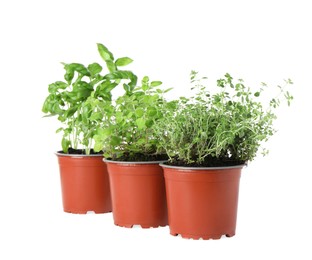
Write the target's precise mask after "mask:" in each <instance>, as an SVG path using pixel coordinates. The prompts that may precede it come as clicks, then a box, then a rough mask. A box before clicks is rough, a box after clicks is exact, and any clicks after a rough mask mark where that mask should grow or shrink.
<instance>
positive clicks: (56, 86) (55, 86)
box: [48, 81, 68, 94]
mask: <svg viewBox="0 0 312 260" xmlns="http://www.w3.org/2000/svg"><path fill="white" fill-rule="evenodd" d="M67 87H68V84H67V83H65V82H63V81H56V82H54V83H52V84H50V85H49V88H48V90H49V92H50V93H51V94H54V93H55V92H57V91H58V90H59V89H66V88H67Z"/></svg>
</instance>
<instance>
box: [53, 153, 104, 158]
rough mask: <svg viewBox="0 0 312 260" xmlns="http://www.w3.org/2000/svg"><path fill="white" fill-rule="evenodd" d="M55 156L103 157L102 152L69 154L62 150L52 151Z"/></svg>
mask: <svg viewBox="0 0 312 260" xmlns="http://www.w3.org/2000/svg"><path fill="white" fill-rule="evenodd" d="M54 154H55V155H56V156H64V157H72V158H87V157H103V154H89V155H88V154H69V153H63V151H57V152H54Z"/></svg>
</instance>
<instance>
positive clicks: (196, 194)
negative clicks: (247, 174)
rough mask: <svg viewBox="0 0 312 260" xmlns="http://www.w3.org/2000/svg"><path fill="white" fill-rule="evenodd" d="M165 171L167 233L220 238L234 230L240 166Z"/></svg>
mask: <svg viewBox="0 0 312 260" xmlns="http://www.w3.org/2000/svg"><path fill="white" fill-rule="evenodd" d="M161 166H162V167H163V169H164V175H165V183H166V192H167V204H168V217H169V227H170V234H171V235H173V236H176V235H178V234H180V235H181V236H182V237H183V238H193V239H200V238H202V239H219V238H221V236H222V235H226V236H227V237H232V236H234V235H235V230H236V217H237V205H238V193H239V180H240V176H241V169H242V168H243V165H239V166H233V167H218V168H189V167H175V166H168V165H165V164H161Z"/></svg>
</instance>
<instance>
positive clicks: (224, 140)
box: [155, 71, 293, 166]
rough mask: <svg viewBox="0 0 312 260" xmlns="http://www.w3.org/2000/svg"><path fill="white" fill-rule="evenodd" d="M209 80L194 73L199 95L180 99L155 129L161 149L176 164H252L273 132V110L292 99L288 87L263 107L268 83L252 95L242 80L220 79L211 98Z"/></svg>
mask: <svg viewBox="0 0 312 260" xmlns="http://www.w3.org/2000/svg"><path fill="white" fill-rule="evenodd" d="M205 79H206V78H198V75H197V72H194V71H193V72H192V73H191V83H192V89H194V90H196V94H195V95H193V96H192V97H190V98H185V97H181V98H180V99H179V100H176V106H175V107H174V108H173V107H172V109H171V110H170V111H168V110H167V115H166V117H163V118H162V120H160V121H159V122H158V123H157V124H156V125H155V126H156V134H157V138H158V140H159V142H160V145H161V147H163V148H164V149H165V150H166V153H167V154H168V156H169V158H170V162H171V163H172V164H175V165H179V164H181V165H189V166H193V165H194V166H220V165H233V164H242V163H245V162H247V161H251V160H253V159H254V158H255V156H256V154H257V152H258V150H259V148H260V147H261V145H262V144H263V142H265V141H267V140H268V138H269V137H270V136H272V135H273V134H274V132H275V130H274V128H273V121H274V120H275V119H276V114H275V113H274V112H275V111H274V110H275V109H276V108H277V107H278V106H279V105H280V101H281V97H284V98H285V99H286V101H287V103H288V105H289V104H290V102H291V100H292V99H293V97H292V96H291V95H290V94H289V92H288V91H285V90H284V89H285V87H286V86H284V87H281V86H278V90H279V94H278V95H277V97H274V98H272V99H271V101H270V102H269V104H268V106H267V107H265V106H264V105H263V103H262V102H260V100H259V99H260V96H261V95H262V93H263V92H264V91H265V90H266V89H269V87H268V86H267V85H266V84H264V83H262V85H261V87H260V88H259V89H258V90H257V91H255V92H252V91H251V89H250V88H249V87H247V86H245V84H244V82H243V80H241V79H240V80H238V81H237V82H234V80H233V78H232V77H231V76H230V75H229V74H226V75H225V76H224V78H221V79H219V80H217V84H216V85H217V91H216V92H215V93H213V92H212V91H211V90H210V89H209V88H208V87H207V86H205V85H204V83H203V81H204V80H205ZM289 84H292V82H291V80H286V81H285V85H289ZM266 152H267V151H266V150H265V149H264V150H263V153H264V154H265V153H266Z"/></svg>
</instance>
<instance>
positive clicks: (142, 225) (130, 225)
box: [115, 223, 167, 228]
mask: <svg viewBox="0 0 312 260" xmlns="http://www.w3.org/2000/svg"><path fill="white" fill-rule="evenodd" d="M115 225H116V226H118V227H124V228H133V227H134V226H140V227H141V228H159V227H166V226H167V224H163V225H148V224H147V225H144V224H120V223H118V224H117V223H115Z"/></svg>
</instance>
